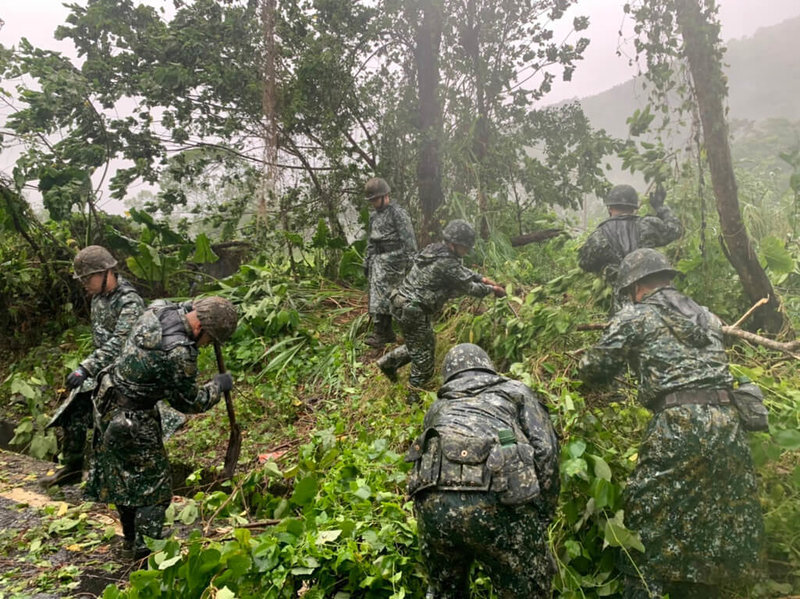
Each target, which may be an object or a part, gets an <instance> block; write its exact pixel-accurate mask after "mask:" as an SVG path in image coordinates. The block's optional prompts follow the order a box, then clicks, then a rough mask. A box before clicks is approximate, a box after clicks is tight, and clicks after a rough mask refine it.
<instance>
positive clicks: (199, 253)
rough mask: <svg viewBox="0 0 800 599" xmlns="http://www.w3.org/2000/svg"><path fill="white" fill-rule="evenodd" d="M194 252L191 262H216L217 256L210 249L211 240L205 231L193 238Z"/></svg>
mask: <svg viewBox="0 0 800 599" xmlns="http://www.w3.org/2000/svg"><path fill="white" fill-rule="evenodd" d="M195 246H196V248H195V252H194V257H193V258H192V262H194V263H195V264H204V263H207V262H216V261H217V260H219V256H217V255H216V254H215V253H214V250H212V249H211V241H209V239H208V236H207V235H206V234H205V233H200V235H198V236H197V239H195Z"/></svg>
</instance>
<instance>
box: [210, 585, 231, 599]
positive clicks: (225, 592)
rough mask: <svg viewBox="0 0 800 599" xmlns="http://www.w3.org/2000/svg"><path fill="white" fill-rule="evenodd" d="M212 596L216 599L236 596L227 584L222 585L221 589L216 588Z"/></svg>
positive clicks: (228, 598) (229, 598) (227, 598)
mask: <svg viewBox="0 0 800 599" xmlns="http://www.w3.org/2000/svg"><path fill="white" fill-rule="evenodd" d="M214 597H216V599H234V598H235V597H236V593H234V592H233V591H232V590H230V589H229V588H228V587H227V586H224V587H222V588H221V589H217V592H216V594H215V595H214Z"/></svg>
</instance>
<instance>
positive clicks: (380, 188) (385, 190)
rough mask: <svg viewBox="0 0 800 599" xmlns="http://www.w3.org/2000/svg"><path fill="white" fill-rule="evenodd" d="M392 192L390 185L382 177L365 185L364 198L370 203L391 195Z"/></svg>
mask: <svg viewBox="0 0 800 599" xmlns="http://www.w3.org/2000/svg"><path fill="white" fill-rule="evenodd" d="M390 191H391V189H390V188H389V184H388V183H387V182H386V180H385V179H381V178H380V177H373V178H372V179H370V180H369V181H367V183H366V184H365V185H364V196H365V197H366V198H367V201H368V202H369V201H371V200H375V199H377V198H382V197H383V196H385V195H389V192H390Z"/></svg>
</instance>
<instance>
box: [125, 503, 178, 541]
mask: <svg viewBox="0 0 800 599" xmlns="http://www.w3.org/2000/svg"><path fill="white" fill-rule="evenodd" d="M168 507H169V502H166V503H160V504H157V505H145V506H138V507H136V506H130V505H119V506H117V513H118V514H119V520H120V523H121V524H122V535H123V537H124V538H125V541H126V542H128V543H131V544H132V545H133V547H134V549H135V550H137V551H142V550H144V549H146V548H147V546H146V545H145V542H144V538H145V537H150V538H151V539H160V538H161V535H162V532H163V528H164V516H165V514H166V512H167V508H168Z"/></svg>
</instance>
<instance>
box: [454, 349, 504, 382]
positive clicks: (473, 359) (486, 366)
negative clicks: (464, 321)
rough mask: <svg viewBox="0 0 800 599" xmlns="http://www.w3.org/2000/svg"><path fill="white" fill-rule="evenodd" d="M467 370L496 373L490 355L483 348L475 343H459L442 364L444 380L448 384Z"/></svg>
mask: <svg viewBox="0 0 800 599" xmlns="http://www.w3.org/2000/svg"><path fill="white" fill-rule="evenodd" d="M465 370H483V371H484V372H491V373H496V372H497V371H496V370H495V368H494V364H493V363H492V360H491V358H489V355H488V354H487V353H486V352H485V351H483V348H482V347H479V346H477V345H475V344H474V343H459V344H458V345H456V346H455V347H453V348H452V349H451V350H450V351H449V352H447V355H446V356H445V357H444V362H442V378H443V379H444V382H445V383H446V382H447V381H449V380H450V379H451V378H453V377H454V376H455V375H457V374H458V373H459V372H464V371H465Z"/></svg>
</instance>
